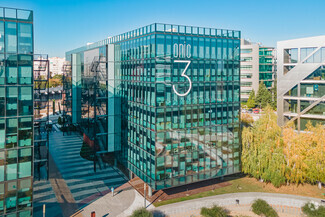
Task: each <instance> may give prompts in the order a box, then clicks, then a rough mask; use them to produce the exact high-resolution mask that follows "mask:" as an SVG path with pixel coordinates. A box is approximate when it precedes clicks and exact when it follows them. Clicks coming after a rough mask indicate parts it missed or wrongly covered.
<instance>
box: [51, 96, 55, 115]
mask: <svg viewBox="0 0 325 217" xmlns="http://www.w3.org/2000/svg"><path fill="white" fill-rule="evenodd" d="M52 109H53V115H54V113H55V99H53V101H52Z"/></svg>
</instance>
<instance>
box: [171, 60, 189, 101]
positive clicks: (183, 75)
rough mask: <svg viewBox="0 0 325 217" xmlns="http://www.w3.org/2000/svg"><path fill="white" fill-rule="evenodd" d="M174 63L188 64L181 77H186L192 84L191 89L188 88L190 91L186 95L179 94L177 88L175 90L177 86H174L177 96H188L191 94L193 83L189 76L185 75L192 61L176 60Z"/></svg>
mask: <svg viewBox="0 0 325 217" xmlns="http://www.w3.org/2000/svg"><path fill="white" fill-rule="evenodd" d="M174 62H175V63H187V65H186V67H185V69H184V71H183V72H182V74H181V76H182V77H185V78H186V79H187V80H188V82H189V83H190V87H189V88H188V90H187V91H186V92H185V93H178V92H177V90H176V88H175V85H173V90H174V92H175V93H176V95H178V96H187V95H188V94H189V92H190V91H191V89H192V81H191V79H190V78H189V77H188V76H187V75H185V72H186V70H187V68H188V67H189V65H190V64H191V61H190V60H174Z"/></svg>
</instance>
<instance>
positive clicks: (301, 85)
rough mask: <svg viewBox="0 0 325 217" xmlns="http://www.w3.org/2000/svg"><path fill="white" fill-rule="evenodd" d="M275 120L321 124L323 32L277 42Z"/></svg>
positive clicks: (324, 116)
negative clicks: (276, 116)
mask: <svg viewBox="0 0 325 217" xmlns="http://www.w3.org/2000/svg"><path fill="white" fill-rule="evenodd" d="M277 56H278V60H277V70H278V74H277V78H278V81H277V89H278V93H277V95H278V96H277V102H278V103H277V106H278V108H277V111H278V123H279V125H284V124H285V123H286V122H288V121H293V122H294V123H295V126H296V128H297V130H304V129H305V125H306V123H307V122H308V121H311V122H312V124H316V123H322V124H325V35H323V36H317V37H309V38H300V39H294V40H287V41H279V42H278V43H277Z"/></svg>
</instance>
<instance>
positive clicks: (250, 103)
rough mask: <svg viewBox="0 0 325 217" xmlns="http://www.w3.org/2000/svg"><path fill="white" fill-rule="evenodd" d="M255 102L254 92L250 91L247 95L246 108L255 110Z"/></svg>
mask: <svg viewBox="0 0 325 217" xmlns="http://www.w3.org/2000/svg"><path fill="white" fill-rule="evenodd" d="M255 106H256V102H255V91H254V90H252V91H251V92H250V94H249V98H248V100H247V107H248V108H255Z"/></svg>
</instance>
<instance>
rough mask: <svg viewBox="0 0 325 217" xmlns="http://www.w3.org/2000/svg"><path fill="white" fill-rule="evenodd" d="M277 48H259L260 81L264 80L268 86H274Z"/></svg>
mask: <svg viewBox="0 0 325 217" xmlns="http://www.w3.org/2000/svg"><path fill="white" fill-rule="evenodd" d="M274 78H275V50H274V48H267V47H260V48H259V82H261V81H263V83H264V84H265V86H266V87H267V88H271V87H273V86H274Z"/></svg>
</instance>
